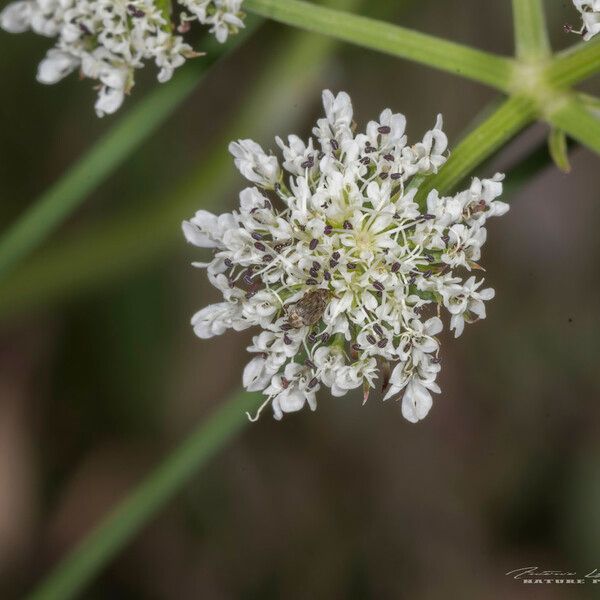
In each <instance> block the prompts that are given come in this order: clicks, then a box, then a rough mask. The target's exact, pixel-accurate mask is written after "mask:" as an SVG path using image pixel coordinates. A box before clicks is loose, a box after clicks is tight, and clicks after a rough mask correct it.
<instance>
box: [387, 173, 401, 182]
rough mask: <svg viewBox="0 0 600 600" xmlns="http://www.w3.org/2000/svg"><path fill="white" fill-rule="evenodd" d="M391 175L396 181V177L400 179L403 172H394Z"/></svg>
mask: <svg viewBox="0 0 600 600" xmlns="http://www.w3.org/2000/svg"><path fill="white" fill-rule="evenodd" d="M390 177H391V178H392V179H393V180H394V181H395V180H396V179H400V178H401V177H402V173H392V174H391V175H390Z"/></svg>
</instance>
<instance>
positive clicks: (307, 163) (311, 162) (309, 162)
mask: <svg viewBox="0 0 600 600" xmlns="http://www.w3.org/2000/svg"><path fill="white" fill-rule="evenodd" d="M314 164H315V161H314V159H313V157H312V156H311V157H310V158H309V159H308V160H305V161H304V162H303V163H302V164H301V165H300V166H301V167H302V168H303V169H310V168H311V167H312V166H313V165H314Z"/></svg>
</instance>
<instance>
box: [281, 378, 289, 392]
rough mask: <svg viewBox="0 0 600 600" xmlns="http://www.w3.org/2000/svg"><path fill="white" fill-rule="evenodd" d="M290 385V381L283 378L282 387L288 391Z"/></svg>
mask: <svg viewBox="0 0 600 600" xmlns="http://www.w3.org/2000/svg"><path fill="white" fill-rule="evenodd" d="M288 385H290V382H289V380H287V379H286V378H285V377H282V378H281V387H282V388H283V389H284V390H286V389H287V387H288Z"/></svg>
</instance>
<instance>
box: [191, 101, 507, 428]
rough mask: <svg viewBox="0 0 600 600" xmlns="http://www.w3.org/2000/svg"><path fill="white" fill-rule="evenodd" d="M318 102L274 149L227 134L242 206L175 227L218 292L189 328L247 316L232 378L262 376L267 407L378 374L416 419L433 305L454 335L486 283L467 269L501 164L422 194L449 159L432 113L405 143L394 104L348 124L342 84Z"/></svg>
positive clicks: (491, 211) (474, 265)
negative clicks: (245, 340) (243, 354)
mask: <svg viewBox="0 0 600 600" xmlns="http://www.w3.org/2000/svg"><path fill="white" fill-rule="evenodd" d="M323 104H324V108H325V117H324V118H322V119H319V120H318V121H317V124H316V127H315V128H314V129H313V133H314V135H315V138H316V139H312V138H311V139H309V140H308V141H307V142H304V141H303V140H301V139H300V138H299V137H297V136H294V135H292V136H289V137H288V138H287V140H283V139H281V138H277V145H278V146H279V148H280V149H281V152H282V155H283V156H282V160H281V161H280V160H279V159H278V158H277V157H276V156H275V155H274V154H271V153H268V152H266V151H265V150H263V148H262V147H261V146H260V145H258V144H257V143H256V142H253V141H251V140H239V141H237V142H234V143H232V144H231V145H230V151H231V153H232V154H233V156H234V159H235V164H236V166H237V168H238V169H239V170H240V172H241V173H242V175H244V177H245V178H246V179H248V180H249V182H250V183H251V186H250V187H247V188H245V189H244V190H242V192H241V193H240V204H239V208H238V209H237V210H236V211H234V212H233V213H227V214H224V215H220V216H218V217H217V216H216V215H213V214H211V213H209V212H207V211H204V210H201V211H198V212H197V213H196V215H195V216H194V217H193V218H192V219H190V220H189V221H185V222H184V223H183V232H184V235H185V237H186V239H187V240H188V242H190V243H191V244H193V245H195V246H199V247H201V248H212V249H213V252H214V255H213V258H212V260H211V261H210V262H205V263H195V264H196V266H199V267H202V268H206V269H207V272H208V278H209V281H210V282H211V284H212V285H213V286H214V287H216V288H217V289H218V290H220V292H221V294H222V296H223V301H222V302H219V303H217V304H213V305H210V306H208V307H206V308H204V309H202V310H201V311H200V312H198V313H197V314H196V315H195V316H194V318H193V319H192V324H193V326H194V330H195V332H196V334H197V335H198V336H199V337H201V338H207V337H211V336H214V335H219V334H220V333H223V332H224V331H225V330H226V329H230V328H233V329H235V330H238V331H239V330H243V329H246V328H249V327H257V328H259V329H260V331H259V332H258V333H257V334H256V335H255V336H254V338H253V341H252V345H251V346H250V347H249V348H248V350H249V352H251V353H252V354H254V357H253V358H252V360H251V361H250V362H249V363H248V365H247V367H246V369H245V370H244V376H243V383H244V386H245V387H246V389H248V390H250V391H258V390H263V392H264V394H265V396H266V400H265V403H264V404H263V406H266V405H268V404H271V405H272V408H273V413H274V416H275V418H276V419H280V418H281V417H282V416H283V414H284V413H286V412H294V411H297V410H300V409H301V408H302V407H303V406H304V405H306V404H307V405H308V406H309V407H310V408H311V409H313V410H314V409H315V408H316V392H317V391H318V390H319V389H320V387H321V386H323V387H325V388H329V389H330V390H331V394H332V395H334V396H343V395H345V394H347V393H348V392H349V391H350V390H353V389H357V388H361V389H362V390H363V394H364V399H365V401H366V399H367V397H368V395H369V391H370V390H371V389H372V388H374V387H375V386H376V382H377V380H379V385H380V386H381V389H382V390H383V392H384V393H385V395H384V399H387V398H396V399H401V400H402V402H401V405H402V414H403V415H404V417H406V419H408V420H409V421H411V422H417V421H420V420H421V419H423V418H424V417H425V416H426V415H427V413H428V412H429V410H430V408H431V405H432V393H439V392H440V389H439V387H438V385H437V383H436V378H437V374H438V372H439V371H440V359H439V343H438V340H437V338H436V336H437V334H439V333H440V332H441V331H442V328H443V324H442V321H441V319H440V318H439V315H440V313H441V309H442V308H445V309H446V310H447V312H448V314H449V316H450V328H451V329H452V330H454V332H455V335H456V336H459V335H461V334H462V332H463V329H464V325H465V323H471V322H473V321H476V320H478V319H483V318H485V305H484V302H485V301H486V300H489V299H491V298H492V297H493V295H494V291H493V290H492V289H490V288H487V289H482V285H483V280H482V279H480V280H477V278H476V277H475V276H473V275H471V272H472V271H473V270H474V269H476V270H479V269H481V267H480V266H479V264H478V262H477V261H479V260H480V257H481V247H482V245H483V244H484V242H485V239H486V229H485V224H486V220H487V219H488V218H489V217H493V216H500V215H503V214H504V213H506V211H507V210H508V205H507V204H505V203H504V202H501V201H499V200H498V197H499V196H500V195H501V193H502V179H503V176H502V175H495V176H494V177H493V178H492V179H477V178H475V179H473V181H472V183H471V186H470V187H469V189H467V190H465V191H462V192H459V193H458V194H456V195H454V196H449V197H442V196H440V194H439V193H438V192H437V191H436V190H433V191H431V192H430V193H429V194H428V196H427V197H426V198H425V199H424V202H421V200H420V199H417V192H418V189H419V185H420V184H421V183H422V182H423V181H425V180H426V178H427V177H428V176H430V175H431V174H433V173H435V172H436V171H437V169H438V168H439V167H440V166H441V165H443V163H444V162H445V160H446V148H447V139H446V135H445V134H444V132H443V131H442V119H441V117H438V119H437V121H436V123H435V125H434V127H433V129H431V130H430V131H428V132H427V133H426V134H425V135H424V137H423V139H422V141H420V142H417V143H416V144H414V145H412V146H411V145H409V144H408V143H407V138H406V135H405V133H404V130H405V125H406V119H405V118H404V116H403V115H401V114H394V113H392V111H391V110H389V109H387V110H384V111H383V112H382V113H381V115H380V116H379V119H378V120H376V121H371V122H370V123H368V125H367V127H366V130H365V132H364V133H358V134H357V133H355V131H354V128H355V127H354V124H353V111H352V104H351V101H350V97H349V96H348V94H346V93H344V92H341V93H339V94H338V95H337V96H334V95H333V94H332V93H331V92H330V91H325V92H323ZM259 412H260V411H259Z"/></svg>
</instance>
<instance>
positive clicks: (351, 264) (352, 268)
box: [346, 263, 356, 271]
mask: <svg viewBox="0 0 600 600" xmlns="http://www.w3.org/2000/svg"><path fill="white" fill-rule="evenodd" d="M346 266H347V267H348V271H354V269H356V263H348V264H347V265H346Z"/></svg>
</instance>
